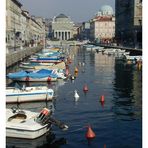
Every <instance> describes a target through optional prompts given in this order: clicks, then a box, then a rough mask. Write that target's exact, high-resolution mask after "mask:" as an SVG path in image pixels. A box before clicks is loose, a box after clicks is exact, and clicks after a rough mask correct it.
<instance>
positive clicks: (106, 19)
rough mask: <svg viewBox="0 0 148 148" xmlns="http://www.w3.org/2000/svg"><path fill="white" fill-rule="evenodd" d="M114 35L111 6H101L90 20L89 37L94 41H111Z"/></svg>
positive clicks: (113, 18) (113, 19)
mask: <svg viewBox="0 0 148 148" xmlns="http://www.w3.org/2000/svg"><path fill="white" fill-rule="evenodd" d="M114 37H115V16H114V12H113V9H112V7H111V6H109V5H105V6H102V7H101V9H100V11H98V12H97V14H96V15H95V17H94V18H93V19H91V20H90V39H91V40H92V41H96V42H99V43H100V42H102V43H111V42H112V41H113V39H114Z"/></svg>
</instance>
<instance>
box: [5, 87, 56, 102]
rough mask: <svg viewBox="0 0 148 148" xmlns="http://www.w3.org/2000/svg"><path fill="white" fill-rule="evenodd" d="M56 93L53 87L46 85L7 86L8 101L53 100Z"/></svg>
mask: <svg viewBox="0 0 148 148" xmlns="http://www.w3.org/2000/svg"><path fill="white" fill-rule="evenodd" d="M53 95H54V91H53V89H48V87H46V86H32V87H23V88H22V89H20V88H16V87H7V88H6V103H17V102H32V101H43V100H46V101H48V100H52V99H53Z"/></svg>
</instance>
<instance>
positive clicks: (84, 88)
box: [83, 84, 88, 92]
mask: <svg viewBox="0 0 148 148" xmlns="http://www.w3.org/2000/svg"><path fill="white" fill-rule="evenodd" d="M83 91H84V92H87V91H88V86H87V85H86V84H85V85H84V87H83Z"/></svg>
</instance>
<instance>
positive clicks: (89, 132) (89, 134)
mask: <svg viewBox="0 0 148 148" xmlns="http://www.w3.org/2000/svg"><path fill="white" fill-rule="evenodd" d="M85 137H86V138H87V139H93V138H95V137H96V134H95V133H94V132H93V130H92V129H91V127H90V126H88V127H87V132H86V134H85Z"/></svg>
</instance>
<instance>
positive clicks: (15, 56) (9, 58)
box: [6, 46, 43, 68]
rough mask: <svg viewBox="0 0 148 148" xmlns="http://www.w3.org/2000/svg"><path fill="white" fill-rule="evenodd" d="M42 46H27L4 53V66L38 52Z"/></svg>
mask: <svg viewBox="0 0 148 148" xmlns="http://www.w3.org/2000/svg"><path fill="white" fill-rule="evenodd" d="M42 48H43V46H38V47H32V48H30V47H28V48H26V49H24V50H18V51H15V52H12V53H9V54H6V68H8V67H10V66H12V65H13V64H15V63H17V62H19V61H21V60H22V59H24V58H26V57H28V56H31V55H32V54H34V53H36V52H39V51H40V50H41V49H42Z"/></svg>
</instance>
